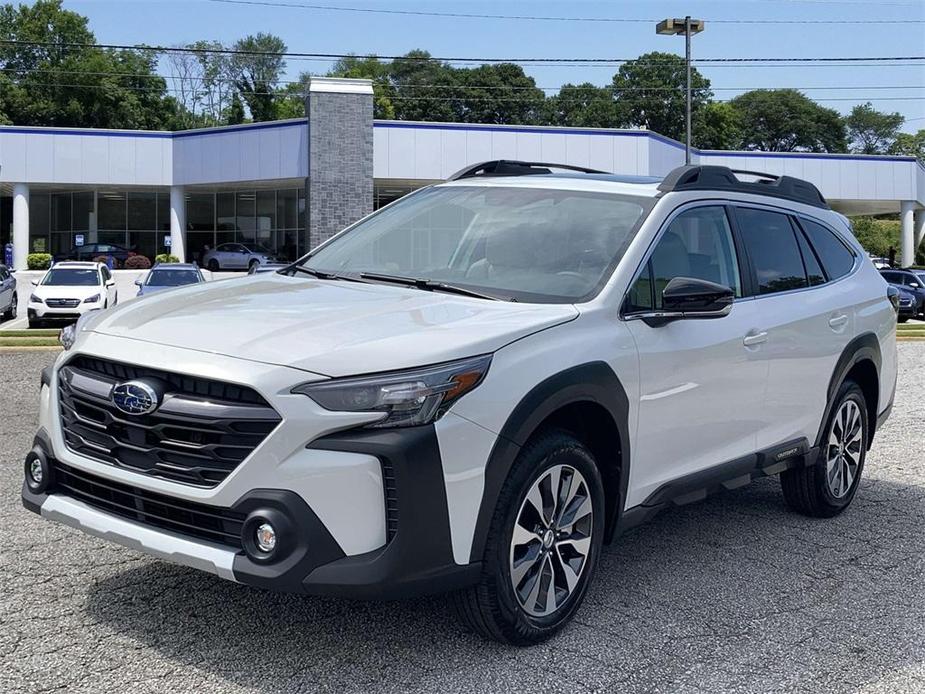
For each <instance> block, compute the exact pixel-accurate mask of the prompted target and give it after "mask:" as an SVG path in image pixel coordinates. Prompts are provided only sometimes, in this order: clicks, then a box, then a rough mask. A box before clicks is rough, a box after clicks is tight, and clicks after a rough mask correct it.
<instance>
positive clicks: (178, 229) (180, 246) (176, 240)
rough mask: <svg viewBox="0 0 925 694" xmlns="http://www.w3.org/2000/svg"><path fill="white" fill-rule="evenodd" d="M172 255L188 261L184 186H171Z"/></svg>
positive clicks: (183, 261)
mask: <svg viewBox="0 0 925 694" xmlns="http://www.w3.org/2000/svg"><path fill="white" fill-rule="evenodd" d="M168 250H169V252H170V255H175V256H177V258H179V259H180V262H181V263H185V262H186V194H185V192H184V190H183V186H171V187H170V248H169V249H168Z"/></svg>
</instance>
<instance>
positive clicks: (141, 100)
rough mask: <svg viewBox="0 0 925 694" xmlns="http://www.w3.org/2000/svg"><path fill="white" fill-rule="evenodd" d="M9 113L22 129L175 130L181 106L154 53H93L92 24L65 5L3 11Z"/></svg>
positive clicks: (47, 2) (42, 3)
mask: <svg viewBox="0 0 925 694" xmlns="http://www.w3.org/2000/svg"><path fill="white" fill-rule="evenodd" d="M0 36H2V37H3V38H5V39H10V40H13V41H22V42H25V43H26V44H28V45H12V44H6V45H3V46H0V74H2V75H3V81H2V83H0V87H2V91H0V94H2V103H3V106H2V110H3V114H4V117H5V119H6V120H7V121H9V122H12V123H16V124H22V125H45V126H55V125H56V126H73V127H78V126H79V127H91V128H147V129H152V130H156V129H162V128H170V127H174V126H175V125H176V123H177V120H176V115H177V113H178V109H179V107H178V105H177V102H176V100H175V99H173V98H171V97H168V96H167V94H166V90H167V84H166V82H165V81H164V79H163V78H161V77H159V76H158V75H157V74H156V67H157V57H156V56H155V55H154V54H153V53H152V52H151V51H148V50H145V49H143V48H141V49H129V50H108V49H100V48H96V47H94V46H93V44H94V43H96V38H95V37H94V36H93V34H92V33H91V32H90V30H89V29H88V28H87V19H86V18H85V17H82V16H80V15H79V14H77V13H76V12H71V11H68V10H64V9H62V7H61V2H60V0H38V2H36V3H35V4H33V5H19V6H14V5H12V4H6V5H2V6H0Z"/></svg>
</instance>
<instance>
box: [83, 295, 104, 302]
mask: <svg viewBox="0 0 925 694" xmlns="http://www.w3.org/2000/svg"><path fill="white" fill-rule="evenodd" d="M99 300H100V295H99V294H94V295H93V296H88V297H87V298H86V299H84V303H85V304H95V303H96V302H97V301H99Z"/></svg>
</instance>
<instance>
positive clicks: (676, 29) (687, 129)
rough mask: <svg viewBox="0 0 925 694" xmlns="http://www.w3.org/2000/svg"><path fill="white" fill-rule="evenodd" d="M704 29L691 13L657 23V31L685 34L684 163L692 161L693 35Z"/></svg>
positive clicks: (668, 33)
mask: <svg viewBox="0 0 925 694" xmlns="http://www.w3.org/2000/svg"><path fill="white" fill-rule="evenodd" d="M701 31H703V20H702V19H691V17H690V15H688V16H687V17H685V18H684V19H677V18H675V19H663V20H662V21H660V22H659V23H658V24H656V25H655V33H656V34H662V35H664V36H678V35H679V34H684V62H685V66H686V69H687V82H686V83H685V92H686V94H685V101H686V107H685V114H684V163H685V164H690V163H691V36H693V35H694V34H699V33H700V32H701Z"/></svg>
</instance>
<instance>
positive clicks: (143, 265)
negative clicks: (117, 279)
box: [122, 255, 151, 270]
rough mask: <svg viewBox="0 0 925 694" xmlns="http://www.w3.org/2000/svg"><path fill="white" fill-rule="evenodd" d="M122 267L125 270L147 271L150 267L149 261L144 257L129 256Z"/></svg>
mask: <svg viewBox="0 0 925 694" xmlns="http://www.w3.org/2000/svg"><path fill="white" fill-rule="evenodd" d="M122 267H124V268H125V269H126V270H147V269H148V268H149V267H151V261H150V260H148V257H147V256H144V255H130V256H129V257H128V258H126V259H125V263H124V264H123V265H122Z"/></svg>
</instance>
